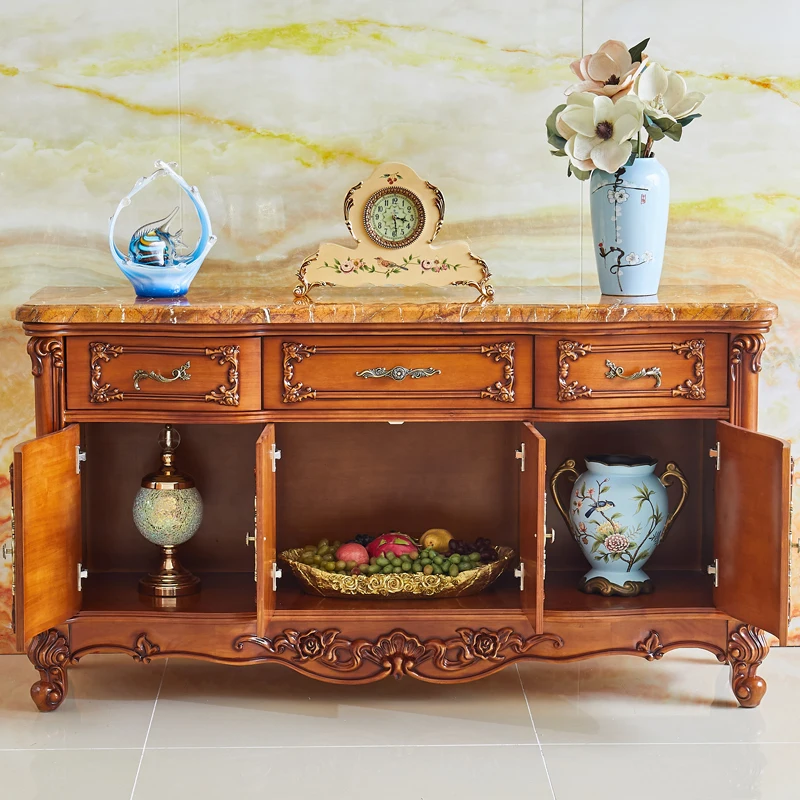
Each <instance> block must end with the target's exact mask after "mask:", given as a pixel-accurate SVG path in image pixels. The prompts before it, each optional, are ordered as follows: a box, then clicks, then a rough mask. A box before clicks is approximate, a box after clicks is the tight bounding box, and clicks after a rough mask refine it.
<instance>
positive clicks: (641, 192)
mask: <svg viewBox="0 0 800 800" xmlns="http://www.w3.org/2000/svg"><path fill="white" fill-rule="evenodd" d="M590 203H591V209H592V235H593V238H594V253H595V258H596V260H597V272H598V275H599V277H600V290H601V291H602V293H603V294H605V295H615V296H617V297H641V296H645V295H655V294H657V293H658V284H659V281H660V280H661V267H662V265H663V263H664V244H665V242H666V238H667V219H668V217H669V175H668V174H667V171H666V170H665V169H664V167H662V166H661V164H659V163H658V161H656V159H655V158H635V159H633V162H632V163H630V164H627V165H625V166H624V167H620V169H618V170H617V171H616V172H615V173H614V174H613V175H612V174H610V173H608V172H603V170H601V169H596V170H594V171H593V172H592V178H591V182H590Z"/></svg>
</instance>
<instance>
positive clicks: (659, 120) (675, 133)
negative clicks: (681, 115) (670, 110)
mask: <svg viewBox="0 0 800 800" xmlns="http://www.w3.org/2000/svg"><path fill="white" fill-rule="evenodd" d="M652 122H653V124H654V125H656V126H658V128H660V129H661V130H662V131H663V133H664V136H667V137H668V138H670V139H672V140H673V141H674V142H679V141H680V140H681V134H682V133H683V128H682V127H681V124H680V123H679V122H678V121H677V120H674V119H672V117H656V118H655V119H653V120H652ZM645 127H647V125H646V124H645ZM648 133H649V131H648ZM651 136H652V134H651ZM653 138H655V137H653Z"/></svg>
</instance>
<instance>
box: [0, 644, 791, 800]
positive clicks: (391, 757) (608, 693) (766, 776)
mask: <svg viewBox="0 0 800 800" xmlns="http://www.w3.org/2000/svg"><path fill="white" fill-rule="evenodd" d="M761 674H762V675H763V676H764V677H765V678H766V679H767V682H768V684H769V688H768V691H767V695H766V697H765V698H764V702H763V703H762V705H761V707H760V708H758V709H755V710H749V711H747V710H743V709H739V708H738V707H737V706H736V704H735V703H734V701H733V699H732V695H731V692H730V688H729V684H728V670H727V668H726V667H722V666H720V665H719V664H717V662H716V661H715V660H714V659H713V658H712V657H711V656H709V655H708V654H706V653H703V652H701V651H682V652H679V653H671V654H669V655H667V656H666V657H665V658H664V659H663V660H662V661H660V662H658V663H654V664H650V663H647V662H646V661H643V660H641V659H636V658H630V657H627V658H626V657H621V656H620V657H614V658H606V659H597V660H595V661H586V662H578V663H574V664H560V665H548V664H528V665H524V666H521V667H519V669H517V668H515V667H511V668H509V669H507V670H505V671H504V672H501V673H499V674H497V675H495V676H493V677H491V678H487V679H485V680H483V681H479V682H477V683H472V684H465V685H462V686H451V687H442V686H432V685H428V684H421V683H418V682H416V681H415V682H412V681H410V680H404V681H400V682H395V681H383V682H381V683H377V684H372V685H368V686H361V687H333V686H327V685H325V684H320V683H316V682H313V681H311V680H308V679H306V678H303V677H301V676H299V675H296V674H294V673H292V672H290V671H288V670H286V669H284V668H280V667H270V666H265V667H259V666H254V667H247V668H236V667H224V666H219V665H214V664H206V663H202V662H190V661H181V660H175V659H171V660H169V661H168V662H166V661H161V662H154V663H152V664H149V665H141V664H136V663H134V662H132V661H131V660H130V659H128V658H125V657H122V656H89V657H87V658H86V659H85V660H84V661H83V662H82V663H81V665H80V666H78V667H76V668H74V669H72V670H71V672H70V678H71V686H70V694H69V696H68V698H67V699H66V700H65V702H64V704H63V705H62V707H61V708H60V709H59V710H58V711H56V712H55V713H52V714H40V713H38V712H37V711H36V710H35V709H34V706H33V704H32V703H31V701H30V698H29V696H28V688H29V686H30V684H31V683H32V682H33V680H35V672H34V671H33V669H32V667H31V666H30V664H29V663H28V661H27V659H26V658H25V657H24V656H7V657H2V658H0V798H1V799H2V800H37V799H38V798H47V799H48V800H50V799H51V798H52V797H58V798H59V800H77V799H78V798H80V800H161V798H164V800H167V799H168V800H184V798H187V799H189V798H190V799H191V800H218V798H227V797H231V798H235V800H250V798H258V800H284V798H285V799H286V800H307V799H308V800H311V798H313V799H314V800H317V798H320V797H322V798H327V800H339V798H342V799H343V800H344V799H345V798H346V800H357V799H358V798H367V797H369V798H375V797H378V798H381V800H400V798H402V800H432V799H433V798H435V799H436V800H450V798H458V800H472V798H480V800H487V798H490V799H492V800H493V799H494V798H500V797H505V796H508V797H512V798H535V799H536V800H551V799H552V798H557V800H585V798H587V797H591V798H592V800H606V798H608V800H611V799H612V798H613V800H619V799H620V798H630V797H641V798H646V800H666V799H667V798H669V799H670V800H673V799H677V800H695V799H697V800H756V799H757V798H769V800H798V798H800V769H798V768H797V767H796V765H795V763H794V760H795V759H797V758H798V757H799V755H800V648H796V649H774V650H773V651H772V652H771V653H770V656H769V658H768V660H767V661H766V663H765V665H764V666H763V667H762V670H761Z"/></svg>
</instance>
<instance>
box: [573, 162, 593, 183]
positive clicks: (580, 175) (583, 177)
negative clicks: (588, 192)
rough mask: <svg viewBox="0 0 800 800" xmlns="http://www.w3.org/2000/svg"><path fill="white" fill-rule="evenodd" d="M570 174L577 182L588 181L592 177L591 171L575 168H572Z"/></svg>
mask: <svg viewBox="0 0 800 800" xmlns="http://www.w3.org/2000/svg"><path fill="white" fill-rule="evenodd" d="M570 166H572V165H570ZM572 174H573V175H574V176H575V177H576V178H577V179H578V180H579V181H588V180H589V178H591V177H592V171H591V170H582V169H576V168H575V167H572Z"/></svg>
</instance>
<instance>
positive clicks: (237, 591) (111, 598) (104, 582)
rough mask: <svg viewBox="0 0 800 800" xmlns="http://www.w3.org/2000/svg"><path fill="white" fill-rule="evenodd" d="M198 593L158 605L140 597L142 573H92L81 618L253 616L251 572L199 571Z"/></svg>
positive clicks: (84, 596) (142, 596) (253, 595)
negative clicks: (199, 587) (122, 615)
mask: <svg viewBox="0 0 800 800" xmlns="http://www.w3.org/2000/svg"><path fill="white" fill-rule="evenodd" d="M197 574H198V577H199V578H200V580H201V581H202V584H201V587H202V588H201V591H200V592H199V593H198V594H194V595H189V596H188V597H178V598H175V600H174V605H171V604H170V605H166V604H165V605H157V601H154V599H153V598H152V597H146V596H144V595H141V594H139V591H138V585H139V578H141V577H142V573H141V572H95V573H92V574H91V575H90V577H89V578H88V579H87V580H85V581H84V584H83V598H82V600H83V607H82V609H81V612H80V615H81V616H85V615H89V614H91V615H104V614H135V615H136V616H149V615H151V614H156V615H165V616H170V615H175V614H180V615H202V616H231V615H238V614H246V615H248V616H251V617H254V616H255V614H256V585H255V582H254V581H253V573H252V571H251V572H249V573H248V572H206V573H203V572H200V573H197Z"/></svg>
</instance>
